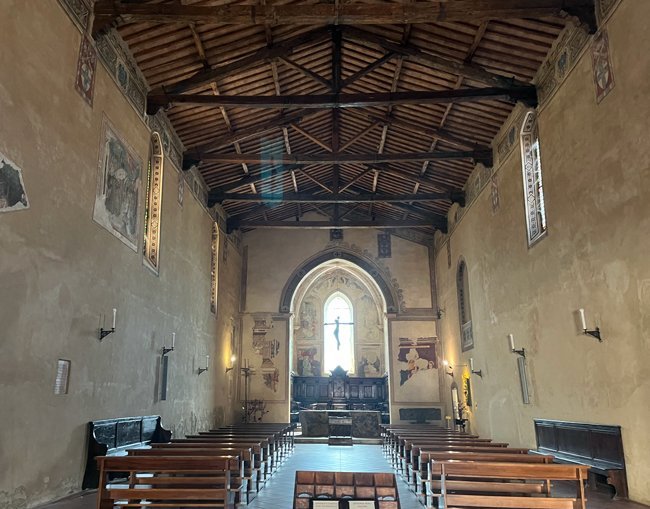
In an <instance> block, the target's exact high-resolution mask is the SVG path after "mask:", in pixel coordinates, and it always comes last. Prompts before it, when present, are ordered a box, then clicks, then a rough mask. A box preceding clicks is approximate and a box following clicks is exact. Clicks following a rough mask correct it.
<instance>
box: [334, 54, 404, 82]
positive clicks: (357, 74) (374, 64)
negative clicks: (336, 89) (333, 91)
mask: <svg viewBox="0 0 650 509" xmlns="http://www.w3.org/2000/svg"><path fill="white" fill-rule="evenodd" d="M398 57H399V55H398V54H397V53H393V52H388V53H386V54H385V55H384V56H383V57H381V58H378V59H377V60H375V61H374V62H371V63H369V64H368V65H367V66H365V67H364V68H363V69H360V70H359V71H357V72H355V73H354V74H353V75H352V76H350V77H348V78H346V79H344V80H343V81H342V83H341V88H345V87H347V86H349V85H351V84H352V83H354V82H355V81H357V80H359V79H361V78H363V77H364V76H365V75H367V74H370V73H371V72H372V71H374V70H375V69H377V68H378V67H381V66H382V65H384V64H385V63H386V62H389V61H391V60H393V59H394V58H398Z"/></svg>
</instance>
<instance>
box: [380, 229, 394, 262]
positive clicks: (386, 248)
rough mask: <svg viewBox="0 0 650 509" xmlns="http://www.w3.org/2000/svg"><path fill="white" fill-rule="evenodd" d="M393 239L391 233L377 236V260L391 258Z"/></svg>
mask: <svg viewBox="0 0 650 509" xmlns="http://www.w3.org/2000/svg"><path fill="white" fill-rule="evenodd" d="M390 241H391V237H390V233H378V234H377V258H390V257H391V242H390Z"/></svg>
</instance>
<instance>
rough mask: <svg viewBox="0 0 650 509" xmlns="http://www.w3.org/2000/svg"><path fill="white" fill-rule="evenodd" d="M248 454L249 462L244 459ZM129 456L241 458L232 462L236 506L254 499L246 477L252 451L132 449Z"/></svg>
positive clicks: (232, 449)
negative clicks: (250, 494) (237, 461)
mask: <svg viewBox="0 0 650 509" xmlns="http://www.w3.org/2000/svg"><path fill="white" fill-rule="evenodd" d="M246 451H247V452H248V461H246V460H245V459H244V458H245V456H246ZM128 453H129V456H140V457H142V456H156V457H163V456H164V457H173V456H230V457H237V458H239V463H238V464H237V463H236V462H234V461H233V462H232V463H231V466H230V491H231V492H233V493H234V494H235V500H234V502H235V506H239V505H240V504H248V503H249V502H250V501H251V500H252V497H251V496H249V480H248V478H247V477H246V476H245V465H246V464H247V463H248V464H250V460H251V454H252V452H251V450H250V449H244V450H242V449H240V448H232V447H224V448H217V447H214V448H210V447H207V448H198V447H197V448H178V447H158V448H155V449H132V450H130V451H128Z"/></svg>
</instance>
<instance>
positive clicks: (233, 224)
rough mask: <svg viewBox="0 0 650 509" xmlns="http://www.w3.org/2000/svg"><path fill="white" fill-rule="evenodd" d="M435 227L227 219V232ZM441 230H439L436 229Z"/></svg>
mask: <svg viewBox="0 0 650 509" xmlns="http://www.w3.org/2000/svg"><path fill="white" fill-rule="evenodd" d="M423 226H429V227H435V225H434V224H432V222H431V221H429V220H428V219H407V220H400V219H383V218H375V219H370V220H359V219H353V220H342V219H340V218H339V220H338V221H335V220H330V221H294V220H290V221H283V220H280V221H277V220H276V221H263V220H246V219H242V220H239V219H237V218H229V219H228V231H229V232H231V231H233V230H238V229H240V228H262V229H269V228H274V229H278V228H280V229H281V228H291V229H294V228H312V229H314V228H316V229H331V228H340V229H348V228H414V227H423ZM438 229H441V228H438Z"/></svg>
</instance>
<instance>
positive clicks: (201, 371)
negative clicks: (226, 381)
mask: <svg viewBox="0 0 650 509" xmlns="http://www.w3.org/2000/svg"><path fill="white" fill-rule="evenodd" d="M209 367H210V356H209V355H206V356H205V368H199V375H200V374H201V373H205V372H206V371H207V370H208V368H209Z"/></svg>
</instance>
